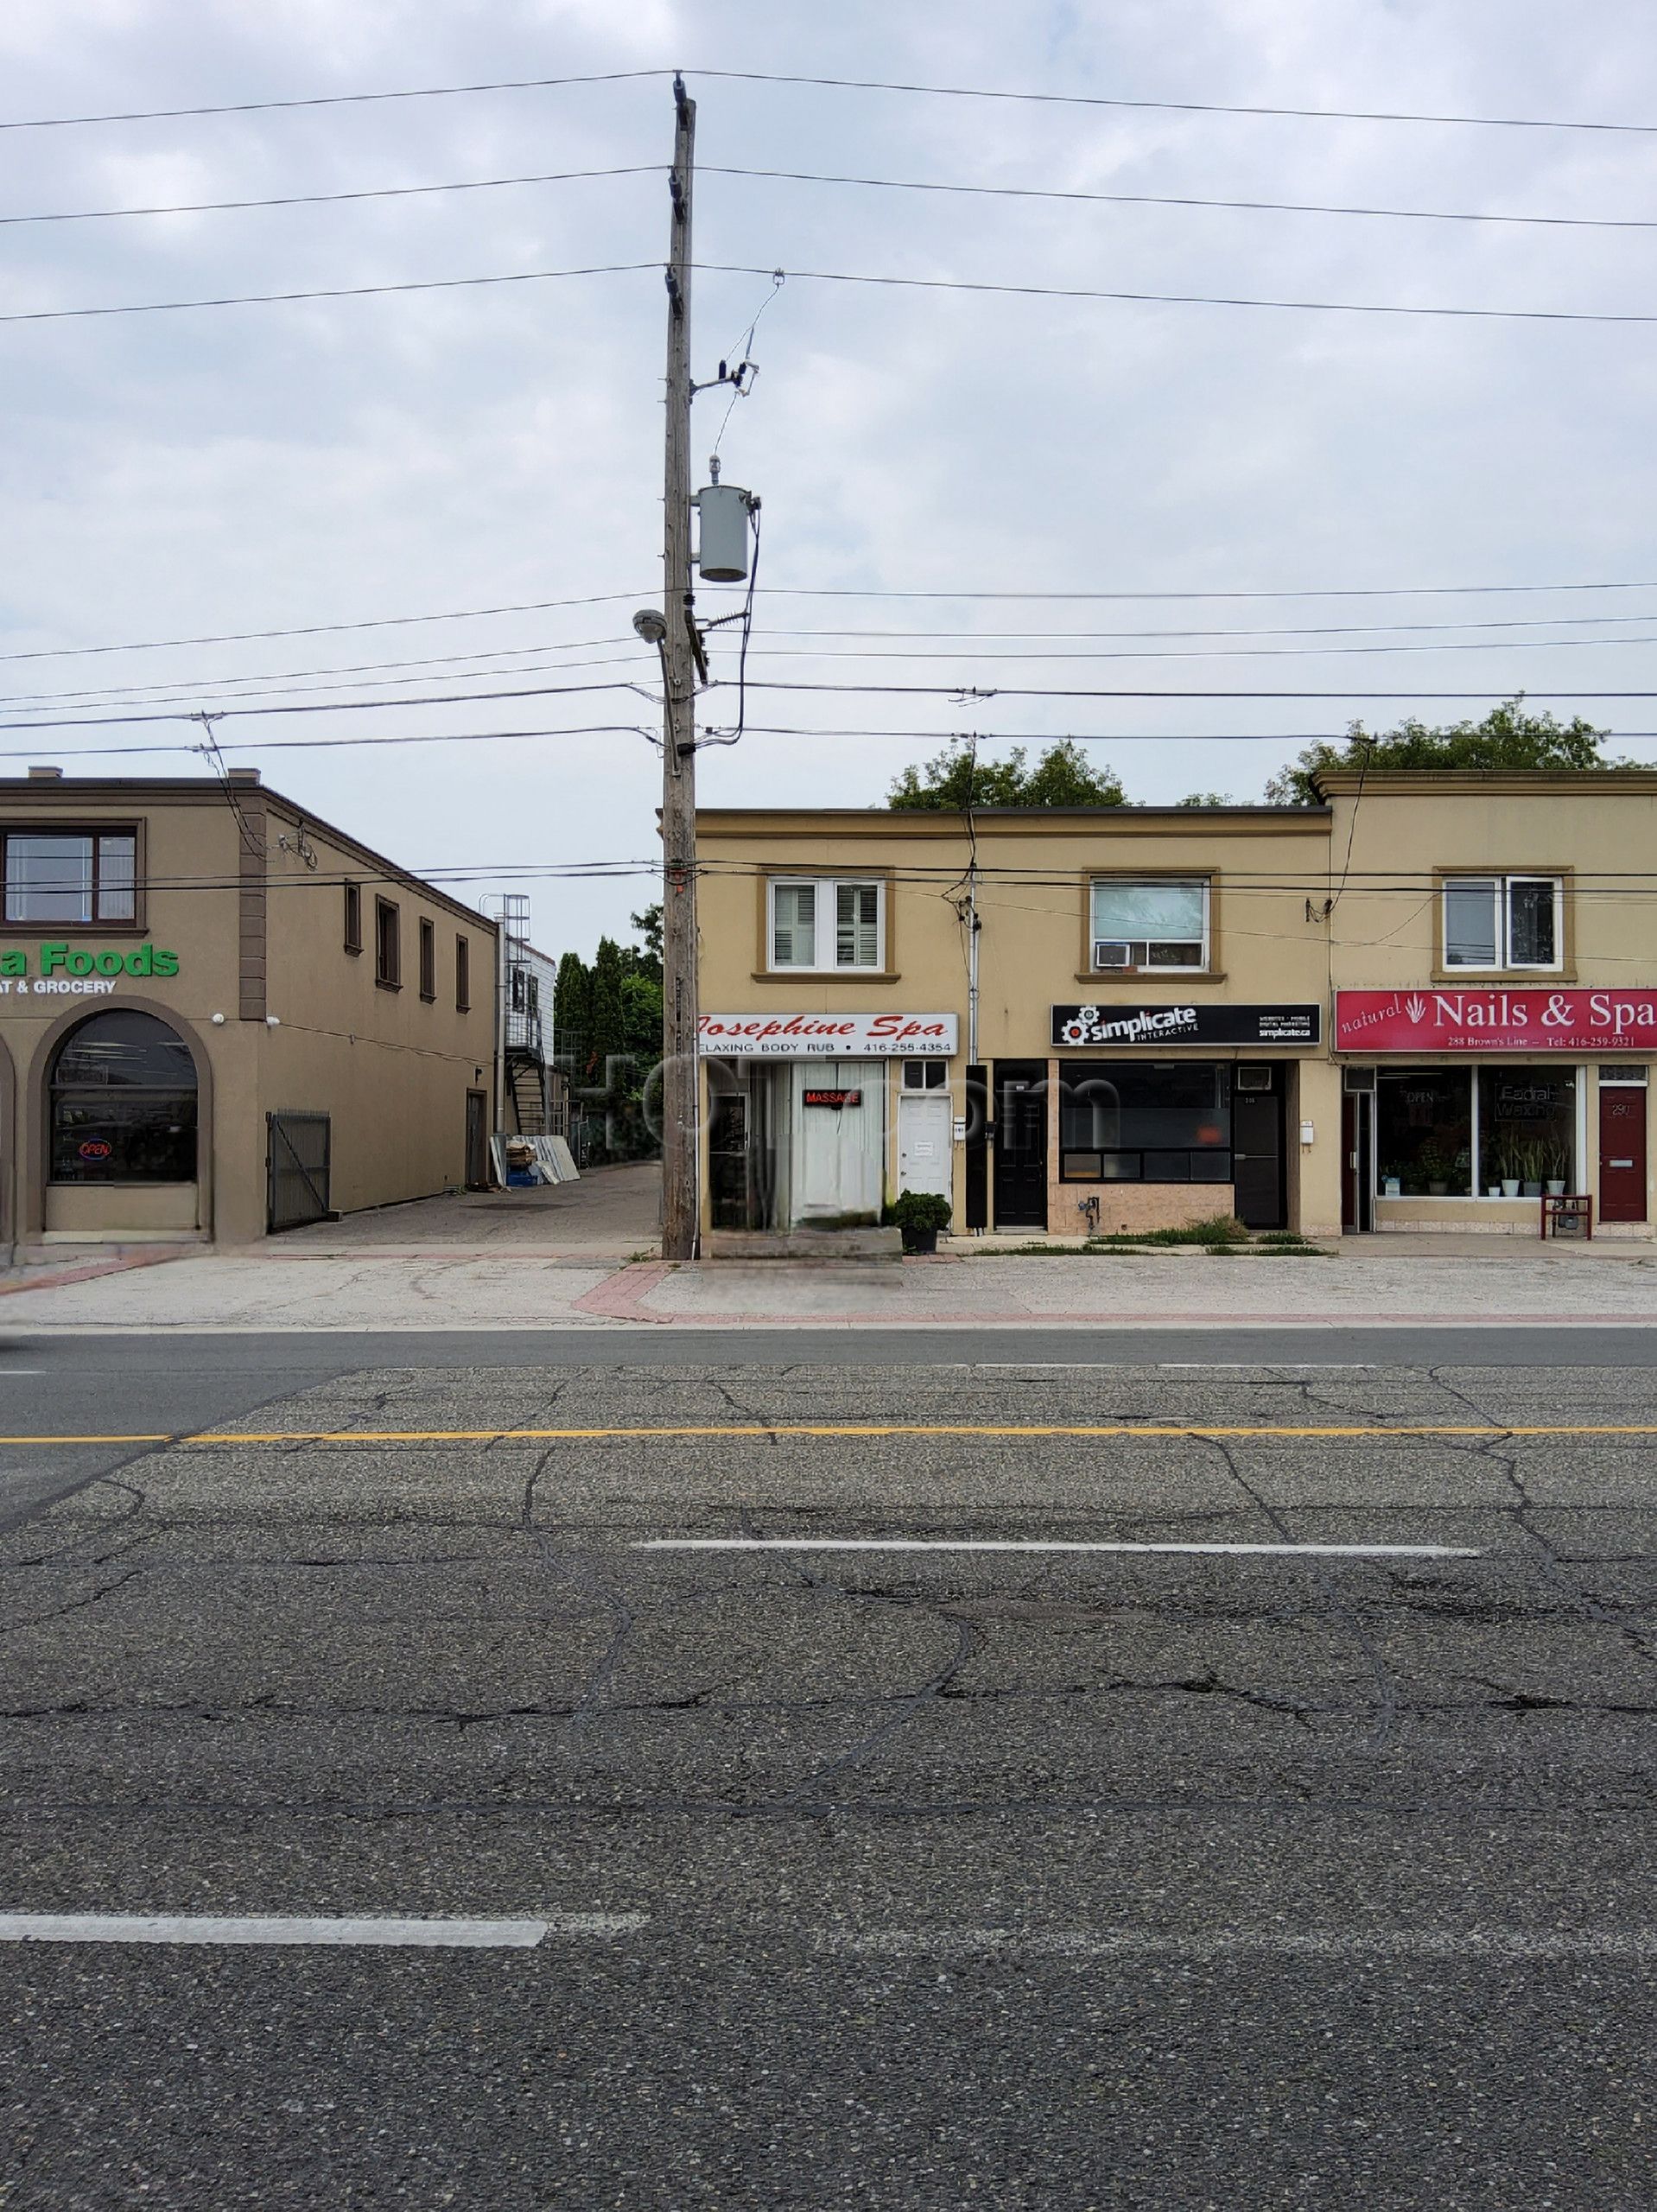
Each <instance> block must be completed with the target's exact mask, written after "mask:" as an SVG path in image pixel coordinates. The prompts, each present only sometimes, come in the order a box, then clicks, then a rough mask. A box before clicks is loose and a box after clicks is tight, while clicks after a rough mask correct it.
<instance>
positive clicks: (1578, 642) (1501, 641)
mask: <svg viewBox="0 0 1657 2212" xmlns="http://www.w3.org/2000/svg"><path fill="white" fill-rule="evenodd" d="M1643 619H1644V620H1650V619H1651V618H1650V617H1649V616H1646V617H1644V618H1643ZM1588 645H1597V646H1610V647H1613V648H1617V647H1627V646H1632V645H1657V636H1654V637H1648V638H1628V637H1622V638H1460V639H1442V640H1439V639H1435V640H1434V641H1433V642H1432V643H1431V644H1426V645H1405V644H1391V645H1191V646H1187V647H1183V648H1181V649H1179V650H1178V651H1174V652H1166V651H1164V650H1163V649H1162V648H1160V647H1153V648H1152V649H1150V650H1146V649H1145V648H1143V647H1136V646H1127V647H1114V648H1111V649H1109V650H1106V651H1087V652H1053V651H1051V649H1048V648H1045V647H1044V649H1043V650H1042V651H1041V652H1030V653H1020V652H1002V651H1001V650H1000V648H999V647H998V648H996V649H995V650H994V651H982V652H981V651H978V650H975V648H974V647H972V646H970V645H955V646H952V647H951V648H950V649H949V651H948V652H927V651H925V650H924V648H921V647H916V646H906V647H904V648H901V649H900V650H899V651H898V652H874V651H871V650H869V649H867V648H858V649H854V650H848V649H846V648H844V647H839V648H835V649H834V650H832V651H830V650H828V649H826V648H823V647H812V646H809V645H756V646H755V647H754V649H753V650H754V652H755V654H756V656H759V657H762V658H765V659H768V660H830V661H836V660H949V661H1032V660H1033V661H1060V660H1089V661H1090V660H1305V659H1313V658H1318V657H1320V656H1323V655H1326V654H1331V653H1503V652H1548V651H1550V650H1552V651H1556V652H1566V651H1569V650H1571V649H1575V648H1580V647H1583V646H1588ZM573 665H575V666H580V665H582V664H581V663H575V664H573ZM594 665H595V664H594ZM419 680H420V679H419V678H417V677H414V678H410V679H409V681H411V682H418V681H419Z"/></svg>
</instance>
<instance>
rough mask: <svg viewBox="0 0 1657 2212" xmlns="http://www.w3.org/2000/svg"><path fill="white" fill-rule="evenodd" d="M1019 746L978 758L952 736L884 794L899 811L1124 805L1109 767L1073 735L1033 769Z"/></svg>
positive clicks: (1048, 750) (965, 743)
mask: <svg viewBox="0 0 1657 2212" xmlns="http://www.w3.org/2000/svg"><path fill="white" fill-rule="evenodd" d="M886 804H887V805H888V806H891V807H895V808H898V809H899V810H917V809H922V808H925V809H930V810H933V811H936V812H943V811H946V810H951V809H958V810H962V811H964V810H966V808H968V806H1122V805H1125V804H1127V800H1126V798H1125V795H1124V793H1123V791H1122V787H1121V784H1120V783H1119V782H1118V781H1117V779H1116V776H1115V774H1114V771H1113V770H1111V769H1110V768H1108V767H1106V766H1100V767H1098V768H1095V766H1093V764H1092V762H1091V761H1089V760H1088V758H1087V756H1086V754H1085V753H1083V752H1082V748H1081V747H1080V746H1079V745H1077V743H1076V741H1075V739H1074V738H1069V737H1066V738H1062V739H1060V740H1059V741H1058V742H1057V743H1056V744H1053V745H1050V746H1048V747H1047V748H1046V749H1045V751H1044V753H1042V756H1041V758H1040V760H1038V762H1037V763H1036V766H1034V767H1033V768H1026V767H1025V748H1024V747H1023V746H1021V745H1015V746H1014V747H1013V750H1012V752H1011V753H1008V754H1007V756H1006V759H1005V760H980V759H978V758H976V757H975V752H974V748H973V747H972V745H971V744H970V743H969V742H968V741H967V740H965V739H963V738H959V737H955V738H951V739H950V741H949V743H948V744H947V745H946V746H945V747H944V748H943V751H942V752H941V753H934V754H933V756H932V758H931V759H930V760H928V761H925V762H924V763H923V764H922V766H920V767H918V768H916V767H914V766H910V767H907V768H905V770H904V772H903V773H902V775H901V776H899V777H898V780H897V782H896V783H894V784H893V785H892V787H891V789H890V791H888V792H887V794H886Z"/></svg>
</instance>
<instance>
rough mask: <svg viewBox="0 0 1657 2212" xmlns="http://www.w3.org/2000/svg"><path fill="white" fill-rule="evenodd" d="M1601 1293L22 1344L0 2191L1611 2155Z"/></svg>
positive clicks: (1626, 1932) (1648, 1350)
mask: <svg viewBox="0 0 1657 2212" xmlns="http://www.w3.org/2000/svg"><path fill="white" fill-rule="evenodd" d="M1654 1339H1657V1332H1627V1333H1626V1336H1623V1335H1622V1334H1621V1333H1620V1334H1619V1336H1618V1337H1617V1338H1615V1339H1612V1338H1587V1337H1586V1336H1585V1334H1584V1332H1561V1333H1560V1334H1559V1336H1558V1337H1554V1336H1552V1335H1551V1334H1547V1333H1546V1332H1537V1331H1533V1330H1532V1331H1525V1332H1513V1333H1512V1334H1511V1335H1508V1334H1505V1333H1501V1332H1491V1331H1489V1330H1479V1331H1476V1332H1472V1331H1470V1332H1457V1333H1455V1334H1451V1333H1448V1332H1447V1333H1445V1334H1444V1335H1441V1336H1439V1337H1438V1338H1435V1339H1432V1340H1429V1339H1426V1338H1423V1337H1421V1336H1419V1335H1418V1334H1416V1333H1414V1332H1398V1331H1377V1332H1371V1333H1369V1334H1367V1335H1364V1336H1362V1337H1358V1336H1354V1337H1353V1338H1351V1340H1350V1341H1348V1340H1345V1339H1342V1340H1341V1341H1339V1342H1336V1341H1335V1340H1334V1338H1333V1337H1332V1334H1331V1332H1317V1334H1316V1335H1315V1336H1314V1337H1310V1338H1309V1340H1308V1342H1307V1343H1306V1344H1304V1345H1303V1344H1301V1343H1300V1341H1299V1339H1298V1338H1291V1336H1290V1333H1289V1332H1283V1333H1282V1334H1280V1335H1278V1336H1275V1337H1272V1338H1265V1337H1264V1336H1263V1334H1262V1333H1261V1332H1238V1334H1237V1335H1236V1337H1235V1338H1232V1337H1231V1336H1229V1335H1216V1332H1211V1331H1204V1332H1202V1333H1201V1335H1200V1336H1198V1337H1193V1338H1184V1339H1180V1338H1154V1339H1140V1340H1137V1341H1136V1340H1133V1339H1127V1338H1122V1337H1121V1336H1113V1337H1112V1338H1109V1339H1108V1342H1101V1339H1100V1338H1097V1337H1095V1336H1091V1335H1089V1336H1084V1337H1081V1338H1075V1337H1071V1338H1063V1337H1061V1336H1058V1335H1057V1334H1056V1335H1055V1336H1053V1337H1052V1338H1040V1339H1036V1338H1032V1337H1029V1336H1024V1335H1021V1336H1020V1337H1019V1339H1018V1342H1017V1344H1016V1345H1013V1344H1009V1342H1008V1340H1007V1338H1006V1336H1005V1335H998V1336H994V1337H987V1338H982V1339H979V1338H974V1337H971V1336H970V1335H968V1334H964V1333H959V1332H956V1333H951V1334H950V1335H949V1336H948V1337H946V1338H941V1339H940V1340H938V1341H937V1342H936V1343H932V1342H930V1340H925V1339H920V1340H917V1338H915V1337H913V1336H911V1335H905V1336H904V1337H903V1338H901V1339H895V1338H878V1337H873V1336H870V1335H867V1334H864V1335H861V1336H858V1337H848V1336H846V1335H843V1334H842V1335H833V1336H830V1335H827V1334H825V1335H824V1336H823V1337H822V1338H817V1337H815V1336H804V1335H803V1334H802V1333H800V1332H789V1333H788V1335H787V1337H786V1338H785V1339H778V1340H772V1339H766V1338H754V1337H752V1336H746V1337H743V1338H720V1339H695V1340H692V1339H688V1338H686V1337H685V1336H682V1335H681V1334H679V1333H677V1332H675V1334H674V1335H673V1337H672V1338H671V1339H670V1340H668V1339H667V1338H666V1332H663V1336H662V1337H659V1338H658V1337H649V1336H643V1335H640V1334H636V1333H629V1334H626V1335H625V1337H624V1336H620V1335H618V1336H616V1337H610V1336H608V1335H604V1336H600V1335H598V1334H596V1333H588V1332H583V1333H582V1334H581V1336H580V1337H579V1338H549V1337H548V1336H545V1335H542V1336H537V1337H536V1338H504V1339H491V1340H490V1341H489V1343H488V1344H487V1345H486V1346H485V1345H480V1344H479V1339H478V1338H476V1337H475V1336H469V1337H467V1338H459V1339H444V1338H432V1339H425V1338H421V1339H410V1338H408V1337H407V1336H403V1335H400V1336H398V1337H397V1338H394V1339H388V1340H385V1341H384V1342H381V1341H378V1340H376V1339H373V1338H362V1337H359V1336H353V1337H350V1338H293V1337H283V1338H272V1339H258V1338H233V1339H232V1338H188V1337H184V1336H179V1335H169V1336H168V1337H167V1338H163V1339H162V1340H159V1341H158V1342H156V1344H153V1345H146V1344H144V1343H143V1340H139V1339H134V1338H111V1339H98V1338H76V1339H67V1338H54V1339H52V1340H50V1341H49V1342H46V1341H34V1342H30V1341H22V1342H17V1341H13V1342H11V1343H10V1344H8V1345H7V1346H6V1347H5V1348H4V1349H3V1351H0V1394H3V1395H0V1432H3V1435H4V1436H5V1437H6V1438H9V1439H13V1441H0V1506H3V1509H4V1513H5V1525H4V1529H3V1535H0V1630H3V1643H0V1652H3V1655H4V1657H3V1671H0V1859H3V1868H4V1871H3V1879H0V1908H3V1909H4V1910H9V1911H11V1912H15V1913H29V1914H37V1915H39V1914H45V1915H86V1914H90V1915H111V1914H122V1915H129V1916H138V1918H139V1919H140V1921H141V1922H142V1923H143V1932H144V1933H145V1934H147V1935H148V1936H152V1937H156V1938H167V1939H168V1940H154V1941H145V1942H131V1941H123V1942H111V1941H105V1940H97V1939H98V1938H100V1937H101V1936H106V1935H107V1934H109V1933H110V1932H111V1931H109V1930H108V1929H97V1928H96V1927H95V1926H94V1927H82V1928H80V1929H79V1940H76V1941H73V1942H8V1941H0V2016H3V2017H4V2018H5V2019H6V2020H7V2022H8V2024H9V2025H10V2030H11V2034H12V2037H13V2039H14V2048H13V2051H12V2055H11V2060H10V2063H9V2064H8V2065H7V2066H6V2067H5V2068H4V2069H3V2070H0V2205H3V2207H4V2208H5V2212H18V2209H19V2208H24V2207H27V2208H34V2207H53V2208H57V2207H74V2208H80V2207H86V2208H94V2207H95V2208H100V2212H101V2208H105V2207H111V2208H113V2207H117V2206H119V2207H128V2206H130V2205H133V2204H136V2203H153V2204H156V2205H161V2206H166V2207H168V2208H175V2207H176V2208H189V2209H190V2212H194V2208H195V2207H198V2206H200V2207H203V2208H212V2212H221V2208H222V2209H223V2212H230V2209H231V2208H238V2207H244V2206H246V2207H256V2206H257V2207H258V2208H261V2212H265V2209H266V2208H282V2209H284V2212H285V2208H288V2207H306V2208H314V2207H333V2206H344V2207H352V2208H370V2207H371V2208H379V2207H388V2208H389V2207H399V2208H401V2207H427V2206H432V2207H436V2206H447V2205H454V2206H462V2207H473V2206H477V2207H480V2208H485V2207H486V2208H490V2209H491V2212H494V2208H502V2212H517V2208H519V2207H537V2206H546V2205H557V2206H565V2205H568V2206H572V2207H581V2208H587V2207H607V2206H627V2207H629V2208H657V2207H662V2208H668V2207H679V2206H695V2205H704V2204H705V2205H709V2206H719V2207H721V2208H727V2207H728V2208H750V2207H752V2208H761V2207H771V2206H778V2205H792V2204H799V2205H803V2206H804V2205H811V2206H817V2205H822V2206H828V2205H847V2206H858V2207H880V2208H886V2207H892V2208H897V2207H903V2208H910V2207H915V2208H925V2209H926V2212H930V2208H934V2207H936V2208H944V2207H949V2208H955V2207H959V2206H962V2205H970V2204H972V2203H975V2202H979V2203H982V2204H984V2205H986V2206H994V2207H997V2208H1000V2207H1025V2206H1030V2207H1038V2206H1039V2207H1063V2208H1065V2212H1070V2208H1073V2207H1087V2206H1112V2207H1115V2206H1134V2207H1138V2206H1157V2207H1161V2206H1177V2207H1184V2206H1192V2207H1216V2208H1220V2207H1223V2208H1226V2212H1233V2208H1239V2207H1255V2206H1260V2207H1267V2206H1271V2207H1276V2206H1285V2207H1300V2206H1307V2207H1311V2206H1317V2207H1324V2206H1331V2205H1335V2206H1347V2205H1362V2206H1365V2207H1369V2206H1379V2207H1399V2208H1403V2207H1409V2208H1415V2207H1419V2206H1425V2205H1431V2206H1432V2207H1434V2208H1435V2209H1438V2208H1444V2212H1459V2209H1460V2208H1474V2207H1477V2208H1496V2207H1501V2208H1507V2207H1510V2206H1514V2205H1518V2204H1521V2203H1522V2204H1524V2205H1526V2206H1527V2207H1531V2206H1544V2207H1561V2208H1577V2207H1602V2206H1603V2207H1606V2208H1611V2207H1616V2208H1618V2212H1624V2208H1628V2207H1630V2206H1639V2205H1643V2204H1647V2203H1651V2202H1657V2172H1654V2149H1653V2138H1654V2135H1657V2110H1654V2109H1653V2107H1654V2097H1653V2094H1652V2092H1651V2089H1650V2086H1649V2078H1648V2077H1649V2065H1648V2055H1649V2050H1650V2048H1651V2044H1652V2040H1653V2036H1654V2031H1657V1986H1654V1979H1653V1967H1654V1961H1657V1901H1654V1895H1653V1886H1652V1877H1653V1867H1654V1852H1653V1834H1652V1817H1653V1815H1652V1798H1653V1792H1652V1772H1653V1745H1652V1727H1651V1717H1652V1712H1653V1708H1654V1701H1657V1700H1654V1679H1653V1659H1654V1651H1653V1643H1652V1637H1653V1635H1654V1633H1657V1624H1654V1618H1653V1605H1654V1599H1657V1582H1654V1572H1653V1554H1654V1544H1653V1529H1654V1521H1653V1514H1654V1504H1657V1488H1654V1477H1657V1366H1654V1361H1653V1353H1654V1351H1657V1343H1654ZM1262 1344H1266V1345H1267V1346H1269V1347H1270V1348H1271V1349H1272V1352H1273V1358H1274V1360H1275V1361H1276V1362H1277V1363H1275V1364H1269V1365H1268V1364H1262V1363H1261V1361H1262V1358H1263V1352H1262ZM1015 1350H1016V1351H1019V1352H1021V1353H1022V1354H1023V1355H1024V1357H1022V1358H1021V1359H1020V1360H1019V1361H1017V1362H1013V1361H1009V1359H1008V1357H1007V1354H1008V1352H1009V1351H1015ZM146 1355H148V1356H147V1357H146ZM1296 1358H1301V1359H1305V1360H1306V1361H1308V1362H1315V1364H1307V1365H1305V1366H1296V1365H1292V1364H1286V1363H1285V1362H1288V1361H1292V1360H1293V1359H1296ZM204 1433H206V1435H207V1436H208V1437H209V1438H210V1439H211V1440H207V1441H192V1440H191V1439H194V1438H199V1437H200V1436H202V1435H203V1434H204ZM149 1437H156V1438H159V1439H161V1440H160V1441H141V1440H140V1439H143V1438H149ZM23 1438H29V1439H40V1438H52V1439H59V1440H67V1439H71V1438H84V1439H90V1440H93V1441H86V1442H79V1443H75V1442H69V1441H54V1442H48V1443H42V1442H38V1441H29V1442H21V1441H16V1439H23ZM898 1544H901V1545H903V1546H905V1547H907V1548H901V1549H898V1548H890V1547H892V1546H894V1545H898ZM1083 1546H1086V1547H1095V1548H1087V1549H1083V1548H1077V1547H1083ZM1101 1546H1122V1547H1135V1546H1138V1547H1149V1548H1140V1549H1133V1548H1121V1549H1102V1548H1096V1547H1101ZM986 1547H990V1548H986ZM1038 1547H1046V1548H1038ZM1053 1547H1070V1548H1053ZM1337 1547H1339V1548H1338V1549H1337ZM1380 1547H1389V1548H1390V1549H1386V1550H1381V1549H1378V1548H1380ZM158 1916H214V1917H217V1918H222V1917H223V1916H249V1917H255V1918H257V1921H258V1922H259V1923H261V1926H260V1928H259V1929H254V1930H250V1929H246V1928H244V1929H241V1930H240V1931H238V1932H239V1933H240V1934H241V1935H243V1936H246V1935H248V1934H250V1933H262V1934H263V1936H266V1937H270V1936H275V1935H283V1936H286V1937H289V1938H291V1937H292V1936H295V1934H304V1935H305V1936H307V1939H308V1940H306V1941H303V1942H293V1941H283V1942H269V1941H266V1942H255V1943H249V1942H225V1941H224V1940H221V1939H222V1937H223V1936H224V1934H225V1931H224V1930H223V1929H219V1930H218V1931H216V1932H215V1931H213V1930H211V1929H202V1928H201V1927H200V1926H196V1927H194V1928H192V1927H189V1926H177V1925H175V1926H170V1927H161V1926H158V1925H156V1924H155V1922H156V1918H157V1917H158ZM391 1917H395V1918H397V1919H400V1920H403V1921H408V1920H410V1919H416V1920H421V1921H424V1922H428V1923H429V1922H433V1921H436V1922H441V1923H444V1926H443V1927H442V1928H441V1929H437V1930H435V1931H434V1930H432V1929H429V1928H428V1929H426V1931H425V1933H426V1935H427V1936H431V1935H432V1934H433V1933H435V1934H436V1935H437V1936H439V1937H440V1938H441V1942H440V1943H439V1944H438V1945H437V1946H436V1947H428V1946H427V1945H425V1944H422V1946H420V1947H418V1948H409V1947H406V1946H403V1945H393V1944H390V1943H388V1942H384V1940H381V1939H383V1938H384V1936H385V1935H386V1933H387V1930H386V1929H385V1927H384V1923H385V1921H386V1920H387V1919H388V1918H391ZM479 1920H484V1921H488V1922H491V1923H497V1922H503V1921H511V1922H516V1923H530V1928H529V1929H528V1931H527V1933H526V1932H524V1931H523V1930H520V1931H519V1936H520V1938H521V1940H519V1941H517V1942H513V1943H512V1944H511V1945H504V1944H501V1943H500V1942H499V1941H498V1936H499V1931H498V1930H497V1931H496V1932H495V1933H494V1934H493V1935H492V1934H491V1933H490V1932H489V1931H488V1930H481V1931H480V1930H478V1929H475V1928H474V1927H471V1926H470V1925H469V1924H470V1923H476V1922H478V1921H479ZM295 1921H302V1922H304V1923H308V1926H307V1927H306V1928H305V1929H295V1926H294V1924H293V1923H295ZM364 1922H366V1923H371V1924H370V1925H368V1926H362V1925H359V1924H358V1923H364ZM315 1923H322V1924H321V1925H318V1924H315ZM460 1923H467V1924H468V1925H467V1926H466V1927H462V1926H461V1925H460ZM6 1931H7V1923H5V1922H3V1920H0V1935H3V1934H4V1933H5V1932H6ZM13 1932H15V1930H14V1931H13ZM134 1932H136V1931H135V1930H134V1929H132V1928H128V1929H126V1930H125V1933H126V1934H128V1935H129V1936H130V1935H131V1934H132V1933H134ZM179 1936H192V1937H194V1938H197V1939H206V1940H193V1941H190V1942H179V1941H177V1940H171V1939H175V1938H177V1937H179ZM322 1936H327V1938H328V1940H327V1942H322V1941H320V1940H319V1938H321V1937H322ZM365 1938H373V1939H375V1940H372V1941H365V1940H363V1939H365ZM340 1939H345V1940H340ZM474 1939H476V1947H469V1946H470V1945H471V1944H472V1943H473V1940H474Z"/></svg>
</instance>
